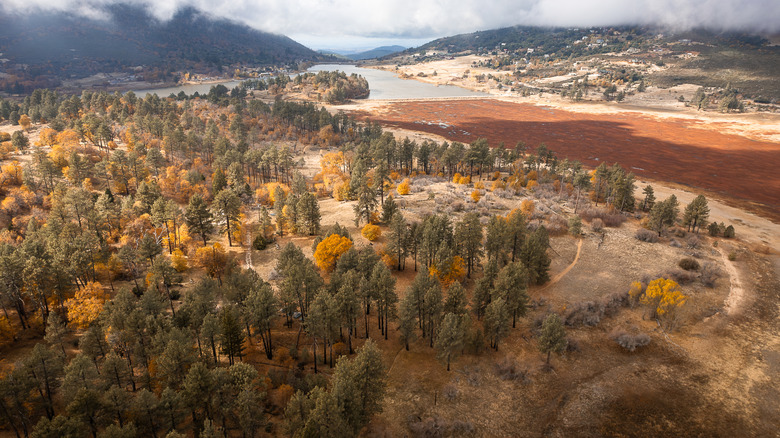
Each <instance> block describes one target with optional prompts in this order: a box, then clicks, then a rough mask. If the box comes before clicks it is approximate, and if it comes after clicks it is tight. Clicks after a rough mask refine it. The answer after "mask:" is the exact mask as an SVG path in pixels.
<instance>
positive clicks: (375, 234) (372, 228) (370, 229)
mask: <svg viewBox="0 0 780 438" xmlns="http://www.w3.org/2000/svg"><path fill="white" fill-rule="evenodd" d="M360 234H362V235H363V237H365V238H366V239H368V240H370V241H372V242H373V241H374V240H376V239H378V238H379V236H381V235H382V232H381V231H380V230H379V226H377V225H374V224H366V226H364V227H363V229H362V230H361V231H360Z"/></svg>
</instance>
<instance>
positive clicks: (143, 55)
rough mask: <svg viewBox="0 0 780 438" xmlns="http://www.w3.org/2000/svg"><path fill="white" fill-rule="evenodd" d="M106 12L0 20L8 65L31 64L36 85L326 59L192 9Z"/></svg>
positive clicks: (284, 40) (111, 9)
mask: <svg viewBox="0 0 780 438" xmlns="http://www.w3.org/2000/svg"><path fill="white" fill-rule="evenodd" d="M105 13H106V16H107V17H108V18H107V19H106V20H105V21H103V20H89V19H87V18H84V17H82V16H77V15H72V14H55V13H50V14H42V15H41V14H38V15H34V16H24V17H19V16H0V52H2V53H3V56H2V57H3V58H6V59H8V60H9V61H7V62H6V63H5V64H6V65H7V66H12V67H13V66H15V65H17V64H26V65H27V68H26V69H18V70H21V71H25V72H26V73H27V74H25V75H23V76H25V78H26V79H27V80H30V79H33V78H37V77H40V76H56V77H72V76H75V77H83V76H88V75H90V74H94V73H97V72H106V71H117V70H121V69H123V68H127V67H131V66H139V65H144V66H147V67H157V68H160V69H163V70H166V71H172V70H181V69H190V70H196V71H197V70H200V71H208V70H215V69H216V70H219V69H220V68H221V67H223V66H230V65H234V64H247V65H281V64H292V63H295V62H299V61H312V60H318V59H322V58H323V56H322V55H320V54H318V53H316V52H314V51H312V50H310V49H308V48H306V47H304V46H303V45H301V44H299V43H297V42H295V41H293V40H292V39H290V38H288V37H285V36H281V35H274V34H270V33H265V32H260V31H257V30H254V29H252V28H249V27H248V26H245V25H242V24H238V23H235V22H231V21H228V20H224V19H216V18H213V17H210V16H207V15H205V14H203V13H201V12H199V11H197V10H195V9H192V8H185V9H182V10H180V11H178V12H177V13H176V14H175V15H174V16H173V18H172V19H171V20H169V21H165V22H161V21H159V20H157V19H156V18H154V17H152V16H151V15H150V14H149V13H148V12H147V11H146V10H145V9H143V8H141V7H137V6H131V5H126V4H124V5H112V6H107V7H106V8H105ZM16 73H17V74H18V73H19V72H16Z"/></svg>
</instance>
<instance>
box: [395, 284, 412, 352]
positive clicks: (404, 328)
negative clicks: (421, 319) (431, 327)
mask: <svg viewBox="0 0 780 438" xmlns="http://www.w3.org/2000/svg"><path fill="white" fill-rule="evenodd" d="M398 322H399V324H398V331H399V332H400V334H401V342H403V343H404V347H405V348H406V351H409V343H410V342H414V340H415V339H417V306H416V304H415V302H414V297H413V296H412V295H411V294H406V296H405V297H404V298H403V300H401V309H400V312H399V315H398Z"/></svg>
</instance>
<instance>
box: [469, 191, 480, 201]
mask: <svg viewBox="0 0 780 438" xmlns="http://www.w3.org/2000/svg"><path fill="white" fill-rule="evenodd" d="M480 198H482V195H480V194H479V190H474V191H473V192H471V200H472V201H474V202H479V200H480Z"/></svg>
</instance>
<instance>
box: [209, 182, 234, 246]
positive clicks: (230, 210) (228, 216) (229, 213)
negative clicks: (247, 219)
mask: <svg viewBox="0 0 780 438" xmlns="http://www.w3.org/2000/svg"><path fill="white" fill-rule="evenodd" d="M212 209H213V212H214V217H215V218H216V220H217V222H219V223H220V224H221V226H222V230H223V232H225V233H226V234H227V238H228V246H233V237H232V234H233V231H235V230H236V227H237V225H238V219H239V218H238V215H239V214H240V213H241V200H240V199H239V198H238V196H236V193H235V192H234V191H233V190H222V191H220V192H219V193H217V195H216V196H215V197H214V202H213V204H212Z"/></svg>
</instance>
